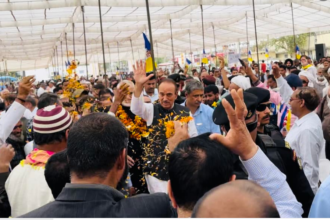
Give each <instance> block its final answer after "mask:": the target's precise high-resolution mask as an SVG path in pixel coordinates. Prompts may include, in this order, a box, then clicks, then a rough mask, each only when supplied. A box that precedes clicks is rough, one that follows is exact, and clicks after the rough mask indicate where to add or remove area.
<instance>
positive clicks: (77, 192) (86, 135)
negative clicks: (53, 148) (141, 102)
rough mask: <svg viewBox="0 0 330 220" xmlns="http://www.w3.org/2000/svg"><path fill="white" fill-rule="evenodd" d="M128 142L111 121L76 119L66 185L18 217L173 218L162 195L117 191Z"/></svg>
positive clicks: (110, 118)
mask: <svg viewBox="0 0 330 220" xmlns="http://www.w3.org/2000/svg"><path fill="white" fill-rule="evenodd" d="M142 89H143V87H142V88H141V92H142ZM127 144H128V132H127V129H126V128H125V126H124V125H123V124H122V123H121V122H120V121H119V120H118V119H116V118H115V117H113V116H110V115H108V114H104V113H95V114H90V115H87V116H86V117H83V118H81V119H80V120H79V121H78V122H76V123H75V124H74V125H73V126H72V128H71V129H70V134H69V137H68V144H67V157H68V161H69V169H70V171H71V183H70V184H66V186H65V187H64V189H63V190H62V192H61V193H60V194H59V196H58V197H57V199H56V201H54V202H51V203H49V204H47V205H44V206H43V207H41V208H39V209H37V210H34V211H32V212H30V213H28V214H26V215H24V216H22V217H28V218H32V217H33V218H36V217H44V218H45V217H49V218H55V217H57V218H61V217H67V218H68V217H69V218H70V217H71V218H79V217H80V218H82V217H85V218H88V217H89V218H95V217H99V218H101V217H126V218H128V217H140V218H141V217H145V218H147V217H167V218H169V217H175V212H174V210H173V208H171V204H170V202H169V198H168V196H167V195H166V194H154V195H145V196H139V197H133V198H127V199H125V197H124V196H123V194H121V193H120V192H119V191H118V190H116V187H117V184H118V182H119V180H120V179H122V178H123V177H124V178H125V176H126V175H127V166H126V161H127ZM63 207H65V208H63Z"/></svg>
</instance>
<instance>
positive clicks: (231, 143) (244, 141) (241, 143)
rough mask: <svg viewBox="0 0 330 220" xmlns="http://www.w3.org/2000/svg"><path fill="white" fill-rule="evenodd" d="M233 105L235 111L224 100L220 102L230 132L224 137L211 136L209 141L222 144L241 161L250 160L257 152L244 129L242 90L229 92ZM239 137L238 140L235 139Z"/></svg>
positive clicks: (218, 135)
mask: <svg viewBox="0 0 330 220" xmlns="http://www.w3.org/2000/svg"><path fill="white" fill-rule="evenodd" d="M230 94H231V96H232V97H233V100H234V103H235V110H234V109H233V107H232V106H231V105H230V104H229V102H228V101H227V100H226V99H223V100H222V105H223V107H224V108H225V110H226V113H227V115H228V119H229V122H230V130H229V132H228V133H227V135H226V136H222V135H220V134H212V135H211V136H210V139H212V140H215V141H218V142H219V143H221V144H223V145H224V146H225V147H227V148H228V149H229V150H231V151H232V152H233V153H235V154H237V155H239V156H240V157H241V158H242V159H243V160H248V159H250V158H252V157H253V156H254V155H255V153H256V152H257V150H258V146H257V145H256V144H255V143H254V141H253V140H252V137H251V135H250V133H249V131H248V130H247V128H246V124H245V117H246V115H247V109H246V105H245V103H244V98H243V90H242V89H239V90H238V92H236V91H235V90H232V91H231V93H230ZM238 136H239V138H237V137H238Z"/></svg>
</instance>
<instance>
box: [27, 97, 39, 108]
mask: <svg viewBox="0 0 330 220" xmlns="http://www.w3.org/2000/svg"><path fill="white" fill-rule="evenodd" d="M25 102H29V103H31V104H32V106H33V107H35V106H37V102H36V100H35V99H34V98H33V97H32V96H28V97H27V98H26V100H25Z"/></svg>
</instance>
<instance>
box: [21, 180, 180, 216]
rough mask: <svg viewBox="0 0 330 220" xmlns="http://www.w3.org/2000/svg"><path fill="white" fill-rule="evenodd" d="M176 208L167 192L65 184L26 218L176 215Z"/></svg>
mask: <svg viewBox="0 0 330 220" xmlns="http://www.w3.org/2000/svg"><path fill="white" fill-rule="evenodd" d="M176 216H177V214H176V211H175V210H174V209H173V208H172V206H171V204H170V200H169V197H168V196H167V195H166V194H164V193H156V194H152V195H139V196H135V197H131V198H127V199H125V197H124V195H123V194H122V193H120V192H119V191H117V190H116V189H113V188H111V187H108V186H105V185H98V184H69V183H68V184H66V186H65V188H63V190H62V192H61V194H60V195H59V196H58V197H57V198H56V200H55V201H54V202H51V203H48V204H47V205H44V206H42V207H41V208H39V209H36V210H34V211H32V212H30V213H28V214H25V215H23V216H21V217H23V218H133V217H135V218H162V217H166V218H169V217H176Z"/></svg>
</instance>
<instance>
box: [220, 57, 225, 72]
mask: <svg viewBox="0 0 330 220" xmlns="http://www.w3.org/2000/svg"><path fill="white" fill-rule="evenodd" d="M219 63H220V69H223V68H224V67H225V58H223V57H219Z"/></svg>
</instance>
